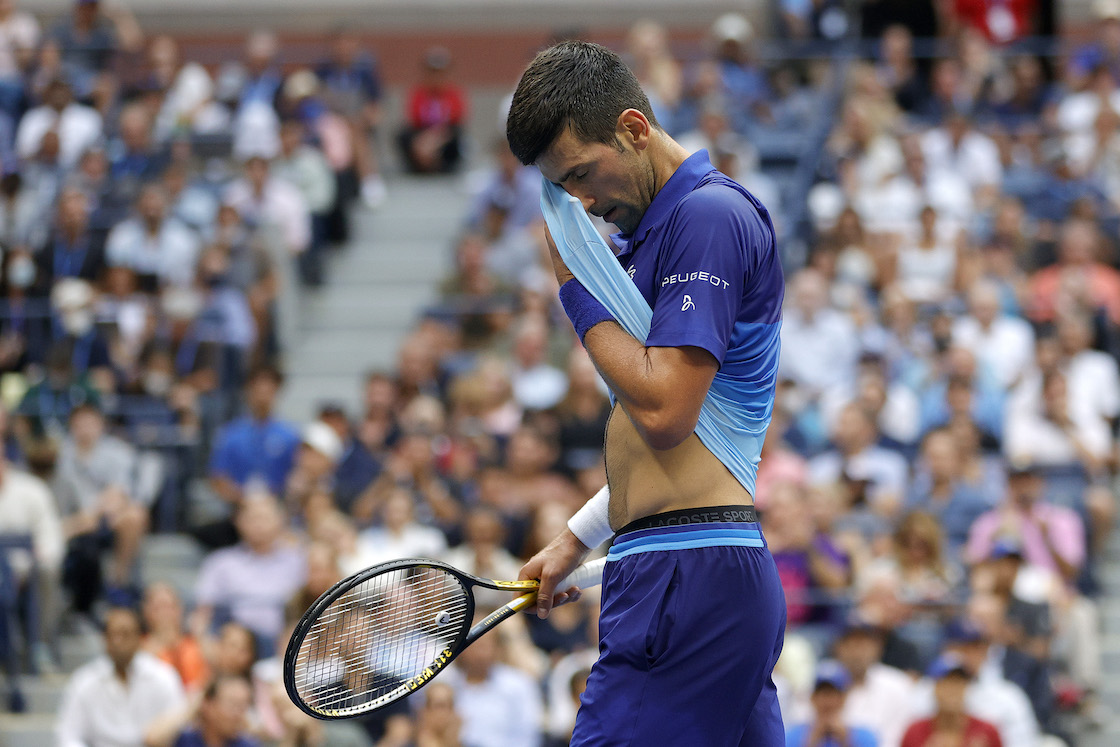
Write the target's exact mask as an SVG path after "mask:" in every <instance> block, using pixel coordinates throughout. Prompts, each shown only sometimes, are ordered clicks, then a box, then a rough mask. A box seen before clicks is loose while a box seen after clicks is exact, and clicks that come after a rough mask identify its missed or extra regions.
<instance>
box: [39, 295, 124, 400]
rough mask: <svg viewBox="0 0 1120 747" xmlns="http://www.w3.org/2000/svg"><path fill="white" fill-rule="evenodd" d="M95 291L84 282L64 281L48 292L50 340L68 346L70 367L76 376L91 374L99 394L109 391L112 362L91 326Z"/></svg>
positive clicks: (94, 328)
mask: <svg viewBox="0 0 1120 747" xmlns="http://www.w3.org/2000/svg"><path fill="white" fill-rule="evenodd" d="M93 303H94V290H93V287H92V286H91V285H90V284H89V283H87V282H85V281H84V280H78V279H76V278H65V279H63V280H60V281H59V282H58V283H56V284H55V286H54V287H53V288H52V289H51V307H52V309H53V310H54V315H53V322H52V326H53V337H54V339H55V340H56V341H65V342H68V343H69V344H70V346H71V357H70V361H71V365H72V368H73V371H74V373H75V374H78V375H81V374H86V373H88V374H90V377H91V379H93V380H94V382H95V385H97V386H98V388H99V389H101V390H102V391H110V390H111V389H112V388H113V387H112V382H111V378H112V375H113V374H112V361H111V359H110V358H109V343H108V341H107V340H106V339H105V336H104V335H103V334H102V333H101V331H100V330H99V329H97V327H96V326H94V321H95V317H94V313H93Z"/></svg>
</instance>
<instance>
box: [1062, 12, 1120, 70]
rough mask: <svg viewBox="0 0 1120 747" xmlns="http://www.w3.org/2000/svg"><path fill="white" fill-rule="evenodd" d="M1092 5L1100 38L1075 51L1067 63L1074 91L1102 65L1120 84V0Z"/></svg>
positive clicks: (1095, 27) (1095, 28)
mask: <svg viewBox="0 0 1120 747" xmlns="http://www.w3.org/2000/svg"><path fill="white" fill-rule="evenodd" d="M1092 8H1093V15H1094V16H1095V18H1096V20H1097V23H1095V24H1094V31H1095V32H1096V36H1097V38H1096V39H1094V40H1093V41H1092V42H1089V43H1088V44H1085V45H1084V46H1082V47H1080V48H1078V49H1077V50H1075V51H1074V53H1073V54H1072V55H1071V56H1070V59H1069V62H1068V63H1067V64H1068V68H1067V70H1066V75H1067V80H1068V81H1069V86H1070V88H1071V89H1072V90H1074V91H1080V90H1082V89H1083V88H1085V86H1086V85H1087V83H1088V82H1089V79H1090V77H1091V76H1092V74H1093V73H1094V71H1096V70H1099V69H1102V68H1103V69H1104V70H1106V71H1107V72H1108V74H1109V76H1110V77H1111V78H1112V84H1113V86H1120V3H1118V2H1116V0H1094V2H1093V6H1092Z"/></svg>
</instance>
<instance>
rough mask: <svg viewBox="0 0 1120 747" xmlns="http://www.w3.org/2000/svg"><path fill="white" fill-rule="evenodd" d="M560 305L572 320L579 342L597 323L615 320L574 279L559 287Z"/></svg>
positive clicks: (589, 292) (604, 307)
mask: <svg viewBox="0 0 1120 747" xmlns="http://www.w3.org/2000/svg"><path fill="white" fill-rule="evenodd" d="M560 304H561V305H562V306H563V307H564V313H565V314H567V315H568V318H569V319H571V320H572V326H573V327H575V328H576V334H577V335H579V341H580V342H583V337H584V335H586V334H587V330H589V329H591V328H592V327H594V326H595V325H596V324H598V323H599V322H613V321H614V320H615V319H614V316H612V315H611V312H609V311H607V307H606V306H604V305H603V304H601V303H599V301H598V299H596V298H595V296H593V295H591V291H589V290H587V288H584V287H583V284H582V283H580V282H579V281H578V280H576V279H575V278H572V279H571V280H569V281H568V282H566V283H564V284H563V285H562V286H560Z"/></svg>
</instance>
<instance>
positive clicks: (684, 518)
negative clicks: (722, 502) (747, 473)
mask: <svg viewBox="0 0 1120 747" xmlns="http://www.w3.org/2000/svg"><path fill="white" fill-rule="evenodd" d="M756 522H758V511H756V510H755V507H754V506H705V507H703V508H682V509H678V510H676V511H666V512H664V513H660V514H650V515H649V516H643V517H642V518H640V519H635V520H634V521H632V522H630V523H629V524H627V525H626V526H624V527H623V528H622V529H619V530H618V531H617V532H615V537H616V538H617V537H620V536H622V535H624V534H629V533H630V532H637V531H639V530H641V529H656V528H658V527H677V526H685V525H689V524H716V523H720V524H728V523H756Z"/></svg>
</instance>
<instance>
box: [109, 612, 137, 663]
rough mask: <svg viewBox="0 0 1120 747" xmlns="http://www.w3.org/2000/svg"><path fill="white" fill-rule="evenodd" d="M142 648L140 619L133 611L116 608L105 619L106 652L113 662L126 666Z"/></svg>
mask: <svg viewBox="0 0 1120 747" xmlns="http://www.w3.org/2000/svg"><path fill="white" fill-rule="evenodd" d="M139 650H140V621H139V620H137V619H136V616H135V615H133V614H132V613H131V612H126V611H123V610H115V611H113V612H112V613H110V614H109V617H108V619H107V620H106V621H105V653H106V654H108V656H109V658H110V659H111V660H112V662H113V664H114V665H116V666H117V667H120V668H122V669H123V668H125V667H127V666H128V665H129V663H130V662H131V661H132V657H133V656H135V655H136V652H137V651H139Z"/></svg>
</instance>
